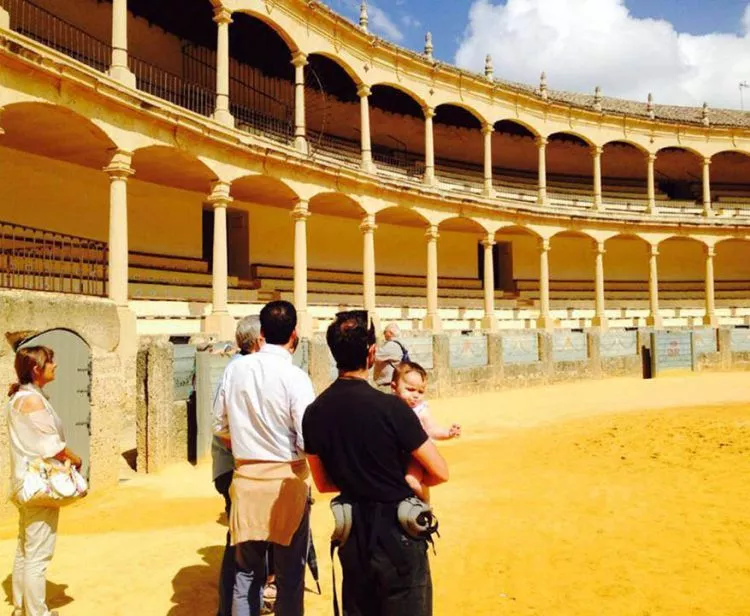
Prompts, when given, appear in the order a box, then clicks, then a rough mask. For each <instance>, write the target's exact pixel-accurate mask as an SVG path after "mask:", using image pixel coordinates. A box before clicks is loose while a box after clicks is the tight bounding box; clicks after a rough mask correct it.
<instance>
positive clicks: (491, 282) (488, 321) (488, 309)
mask: <svg viewBox="0 0 750 616" xmlns="http://www.w3.org/2000/svg"><path fill="white" fill-rule="evenodd" d="M494 245H495V234H494V233H488V234H487V237H486V238H484V239H483V240H482V246H484V318H483V319H482V329H485V330H488V331H491V332H494V331H497V319H496V318H495V268H494V263H493V260H492V247H493V246H494Z"/></svg>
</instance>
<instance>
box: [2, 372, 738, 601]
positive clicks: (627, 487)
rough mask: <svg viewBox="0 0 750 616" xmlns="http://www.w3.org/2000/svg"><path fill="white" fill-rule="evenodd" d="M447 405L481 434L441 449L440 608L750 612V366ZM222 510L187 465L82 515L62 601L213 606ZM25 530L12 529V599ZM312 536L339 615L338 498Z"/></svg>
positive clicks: (57, 566)
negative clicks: (444, 466)
mask: <svg viewBox="0 0 750 616" xmlns="http://www.w3.org/2000/svg"><path fill="white" fill-rule="evenodd" d="M433 409H434V411H435V413H436V415H437V416H438V417H439V418H442V419H447V418H456V419H457V420H460V421H461V423H462V424H463V426H464V434H465V436H464V437H463V438H461V439H460V440H459V441H456V442H451V443H446V444H443V445H441V449H442V451H443V452H444V453H445V455H446V457H447V458H448V461H449V463H450V466H451V472H452V478H451V482H450V483H449V484H447V485H445V486H442V487H439V488H436V489H435V490H434V491H433V499H434V502H435V507H436V510H437V513H438V515H439V518H440V527H441V530H442V538H441V539H440V540H439V541H438V543H437V550H438V554H437V556H436V557H434V558H433V559H432V563H433V579H434V585H435V606H436V609H435V613H436V614H438V615H444V616H454V615H461V614H471V615H477V614H487V615H489V614H493V615H494V614H504V615H510V616H521V615H523V616H530V615H540V616H589V615H590V616H604V615H606V616H620V615H622V616H656V615H674V616H689V615H709V614H710V615H715V616H741V615H745V614H748V615H750V601H749V600H748V588H750V518H748V515H747V511H748V507H749V505H748V504H749V503H750V374H722V375H708V376H690V377H684V378H683V377H680V378H667V379H662V380H655V381H641V380H636V379H616V380H607V381H598V382H587V383H574V384H566V385H558V386H550V387H540V388H534V389H527V390H515V391H508V392H502V393H497V394H487V395H481V396H475V397H471V398H460V399H453V400H444V401H436V402H434V403H433ZM654 409H655V410H654ZM221 507H222V502H221V500H220V498H219V497H218V496H217V495H216V494H215V493H214V492H213V488H212V486H211V483H210V470H209V467H208V466H207V465H201V466H198V467H197V468H194V467H191V466H189V465H187V464H185V465H178V466H175V467H173V468H171V469H169V470H168V471H167V472H164V473H163V474H161V475H158V476H149V477H141V476H134V475H129V476H128V477H127V478H126V479H125V478H124V481H123V482H122V484H121V486H120V487H119V488H118V489H116V490H113V491H110V492H107V493H103V494H94V495H92V496H91V497H89V498H88V499H87V500H86V501H85V502H84V503H81V504H80V505H76V506H73V507H70V508H68V509H65V510H64V511H63V512H62V519H61V524H60V536H59V539H58V546H57V553H56V555H55V558H54V560H53V561H52V566H51V569H50V572H49V580H50V584H49V596H50V605H51V607H53V608H57V609H59V610H60V613H61V615H62V616H75V615H77V614H80V615H91V616H93V615H97V616H99V615H106V616H115V615H121V614H122V615H125V614H127V615H136V614H137V615H145V616H150V615H154V616H157V615H159V616H163V615H169V616H192V615H207V616H208V615H211V616H212V615H213V614H215V597H216V578H217V575H218V565H219V561H220V558H221V553H222V550H223V541H224V534H225V528H224V526H222V525H221V524H220V523H219V512H220V510H221ZM14 524H15V522H14V521H6V522H3V523H0V562H2V563H5V565H4V566H5V571H6V572H7V574H6V575H4V576H2V580H3V589H4V590H5V594H6V601H7V603H8V605H9V603H10V602H9V601H8V600H7V597H8V592H9V589H10V576H9V573H10V569H11V563H12V558H13V552H14V549H15V526H14ZM313 530H314V536H315V543H316V547H317V549H318V557H319V561H320V566H321V583H322V586H323V596H322V597H319V596H317V595H315V594H314V593H312V592H311V593H308V594H307V598H306V606H307V614H309V615H312V616H322V615H324V614H326V615H327V614H331V613H332V609H331V575H330V561H329V559H328V557H327V541H326V539H327V536H328V534H329V532H330V514H329V512H328V507H327V504H326V499H324V498H318V499H317V504H316V505H315V507H314V511H313ZM308 586H314V585H313V584H312V583H309V584H308ZM7 611H8V612H10V607H8V609H7Z"/></svg>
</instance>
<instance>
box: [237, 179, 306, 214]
mask: <svg viewBox="0 0 750 616" xmlns="http://www.w3.org/2000/svg"><path fill="white" fill-rule="evenodd" d="M230 194H231V196H232V197H233V198H234V199H235V200H236V201H244V202H247V203H257V204H259V205H271V206H275V207H283V208H288V209H291V208H293V207H294V206H295V204H296V203H297V202H298V201H299V199H300V196H299V195H298V194H297V193H296V192H295V191H294V190H293V189H292V188H290V186H289V185H288V184H287V183H286V182H284V181H283V180H280V179H278V178H274V177H271V176H269V175H244V176H241V177H239V178H237V179H236V180H235V181H234V182H232V187H231V191H230Z"/></svg>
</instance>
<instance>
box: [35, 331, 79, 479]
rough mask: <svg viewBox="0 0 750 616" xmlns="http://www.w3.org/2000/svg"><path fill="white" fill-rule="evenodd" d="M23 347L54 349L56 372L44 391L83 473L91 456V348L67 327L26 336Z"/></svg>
mask: <svg viewBox="0 0 750 616" xmlns="http://www.w3.org/2000/svg"><path fill="white" fill-rule="evenodd" d="M21 346H22V347H30V346H46V347H49V348H51V349H52V350H53V351H54V352H55V362H56V363H57V372H56V376H55V380H54V381H52V382H51V383H48V384H47V386H46V387H45V388H44V392H45V393H46V394H47V396H48V397H49V401H50V403H51V404H52V406H53V408H54V409H55V411H56V412H57V414H58V415H59V416H60V419H61V420H62V422H63V428H64V431H65V441H66V443H67V445H68V447H69V448H70V449H71V450H72V451H74V452H75V453H76V454H78V455H79V456H80V457H81V459H82V460H83V467H82V469H81V471H82V474H83V476H84V477H88V475H89V462H90V458H91V349H89V346H88V345H87V344H86V341H85V340H83V338H81V337H80V336H78V335H77V334H75V333H74V332H72V331H69V330H67V329H53V330H50V331H48V332H44V333H42V334H39V335H38V336H35V337H33V338H31V339H29V340H26V341H25V342H24V343H23V344H22V345H21Z"/></svg>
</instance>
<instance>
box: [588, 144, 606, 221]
mask: <svg viewBox="0 0 750 616" xmlns="http://www.w3.org/2000/svg"><path fill="white" fill-rule="evenodd" d="M603 151H604V148H602V147H600V146H598V145H596V146H593V147H592V148H591V156H592V157H593V159H594V209H595V210H597V211H600V210H603V209H604V207H603V205H602V152H603Z"/></svg>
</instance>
